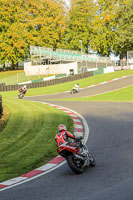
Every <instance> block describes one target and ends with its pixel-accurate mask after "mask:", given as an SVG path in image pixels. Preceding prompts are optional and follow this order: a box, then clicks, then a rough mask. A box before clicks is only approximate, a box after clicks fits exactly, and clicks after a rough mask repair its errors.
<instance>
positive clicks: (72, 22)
mask: <svg viewBox="0 0 133 200" xmlns="http://www.w3.org/2000/svg"><path fill="white" fill-rule="evenodd" d="M93 6H94V3H93V0H72V1H71V7H70V10H69V13H68V15H67V23H66V29H65V35H64V40H63V44H64V48H66V49H72V50H80V49H81V44H80V42H79V40H82V44H83V49H84V51H85V52H86V53H87V52H88V44H89V33H90V32H91V30H92V27H91V21H92V18H93V8H94V7H93Z"/></svg>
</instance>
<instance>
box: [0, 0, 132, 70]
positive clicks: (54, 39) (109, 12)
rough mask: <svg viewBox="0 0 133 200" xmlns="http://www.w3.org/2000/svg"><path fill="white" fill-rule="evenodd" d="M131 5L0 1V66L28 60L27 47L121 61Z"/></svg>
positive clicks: (126, 0) (128, 42) (127, 45)
mask: <svg viewBox="0 0 133 200" xmlns="http://www.w3.org/2000/svg"><path fill="white" fill-rule="evenodd" d="M132 13H133V1H132V0H109V1H108V0H97V1H93V0H70V8H68V7H67V6H66V4H65V1H64V0H10V1H9V0H0V64H2V65H4V63H5V62H10V63H11V65H12V67H14V66H17V64H18V62H20V61H24V60H25V58H28V57H29V50H30V46H31V45H32V46H43V47H51V48H53V49H57V48H64V49H71V50H80V49H81V44H80V42H79V40H82V44H83V50H84V53H88V47H90V48H92V49H93V50H94V51H97V52H98V53H99V54H100V55H107V56H109V55H110V53H111V52H112V51H113V52H114V53H116V54H118V55H120V56H121V57H124V56H125V55H126V52H127V50H132V49H133V15H132Z"/></svg>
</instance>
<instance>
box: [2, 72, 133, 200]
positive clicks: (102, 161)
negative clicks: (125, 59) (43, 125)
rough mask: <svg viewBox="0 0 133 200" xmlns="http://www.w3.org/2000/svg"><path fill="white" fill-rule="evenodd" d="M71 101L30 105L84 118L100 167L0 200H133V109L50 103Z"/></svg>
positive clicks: (66, 172)
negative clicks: (59, 108)
mask: <svg viewBox="0 0 133 200" xmlns="http://www.w3.org/2000/svg"><path fill="white" fill-rule="evenodd" d="M131 84H133V76H130V77H128V78H124V79H121V80H117V81H113V82H110V83H107V84H103V85H100V86H96V87H93V88H87V89H84V90H81V91H80V93H79V94H76V95H75V97H76V96H78V95H79V96H87V95H94V94H98V93H101V92H107V91H109V90H114V89H118V88H120V87H124V86H126V85H131ZM69 95H70V94H69V93H65V94H56V95H49V96H48V95H46V96H38V97H29V98H28V97H27V98H26V99H29V100H38V101H45V102H50V103H54V104H57V105H62V106H65V107H67V108H70V109H72V110H74V111H76V112H78V113H79V114H81V115H82V116H83V117H84V118H85V119H86V121H87V123H88V126H89V130H90V136H89V139H88V141H87V146H88V148H89V150H90V152H91V153H92V154H93V156H94V157H95V159H96V163H97V165H96V167H95V168H90V167H87V168H86V169H85V170H84V173H83V174H80V175H75V174H74V173H73V172H72V171H71V170H70V169H69V167H68V166H67V164H65V165H63V166H61V167H59V168H57V169H56V170H54V171H52V172H50V173H48V174H45V175H44V176H40V177H38V178H36V179H33V180H31V181H29V182H26V183H24V184H21V185H18V186H16V187H13V188H10V189H8V190H4V191H1V192H0V200H133V103H103V102H76V101H75V102H68V101H63V102H61V101H60V102H59V101H55V100H54V101H49V100H48V99H51V98H52V97H54V98H62V97H63V98H64V96H65V98H66V97H69ZM73 96H74V95H73Z"/></svg>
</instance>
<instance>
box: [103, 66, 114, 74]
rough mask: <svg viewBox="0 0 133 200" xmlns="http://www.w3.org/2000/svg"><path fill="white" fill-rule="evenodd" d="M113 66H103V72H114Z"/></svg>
mask: <svg viewBox="0 0 133 200" xmlns="http://www.w3.org/2000/svg"><path fill="white" fill-rule="evenodd" d="M114 71H115V70H114V67H113V66H110V67H106V68H104V74H106V73H111V72H114Z"/></svg>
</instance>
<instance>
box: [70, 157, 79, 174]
mask: <svg viewBox="0 0 133 200" xmlns="http://www.w3.org/2000/svg"><path fill="white" fill-rule="evenodd" d="M67 163H68V165H69V167H70V168H71V170H72V171H73V172H75V173H76V174H81V173H82V172H83V164H82V163H81V161H78V162H77V161H75V159H74V156H73V155H69V156H68V157H67Z"/></svg>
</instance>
